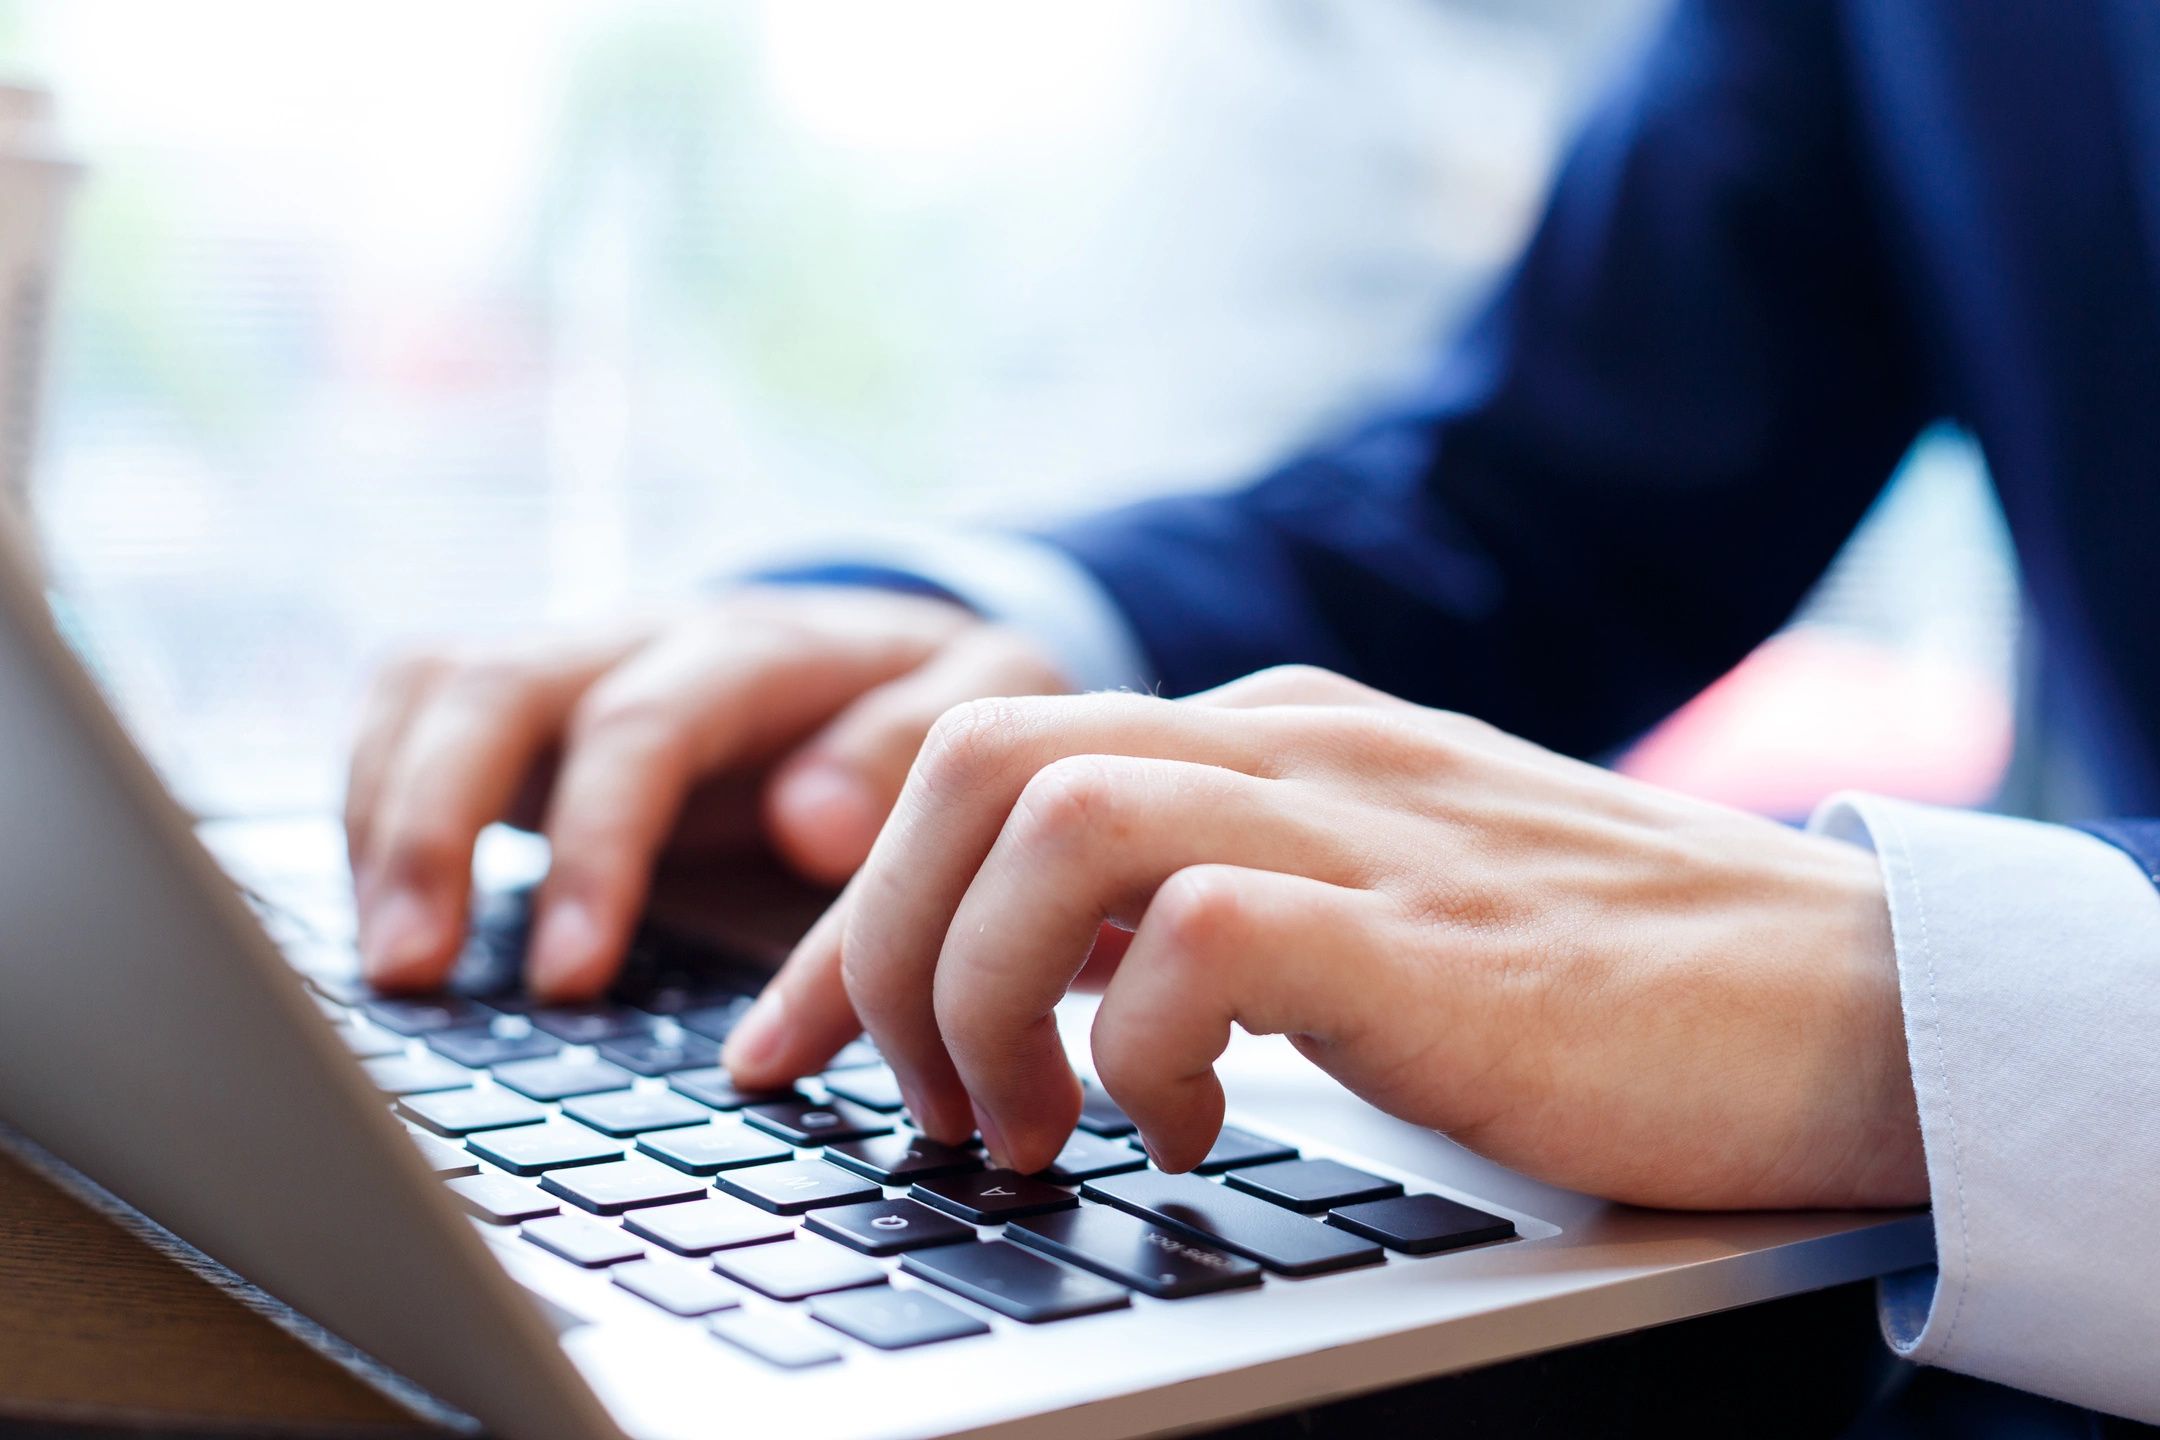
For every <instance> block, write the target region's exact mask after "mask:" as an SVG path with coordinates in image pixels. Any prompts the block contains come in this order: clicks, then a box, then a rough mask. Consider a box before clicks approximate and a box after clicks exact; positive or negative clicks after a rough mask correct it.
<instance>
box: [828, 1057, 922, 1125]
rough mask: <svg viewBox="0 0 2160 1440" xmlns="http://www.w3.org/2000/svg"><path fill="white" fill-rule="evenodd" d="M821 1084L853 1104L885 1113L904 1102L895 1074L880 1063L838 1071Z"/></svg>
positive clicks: (896, 1108) (904, 1106) (899, 1106)
mask: <svg viewBox="0 0 2160 1440" xmlns="http://www.w3.org/2000/svg"><path fill="white" fill-rule="evenodd" d="M825 1088H826V1089H827V1090H830V1091H832V1093H833V1094H835V1095H838V1096H839V1097H840V1098H841V1099H843V1100H852V1101H854V1102H855V1103H856V1104H857V1105H862V1106H865V1107H867V1108H869V1109H872V1110H883V1111H885V1112H886V1113H888V1114H890V1113H891V1112H893V1111H895V1110H901V1109H905V1108H906V1106H907V1102H906V1101H905V1100H903V1099H901V1098H900V1079H899V1077H898V1076H896V1075H894V1074H893V1073H892V1071H891V1070H889V1069H887V1068H886V1067H885V1066H883V1065H875V1066H865V1067H864V1068H863V1069H861V1070H845V1071H842V1072H841V1073H840V1074H838V1075H835V1076H833V1077H832V1078H831V1079H830V1080H827V1081H826V1082H825Z"/></svg>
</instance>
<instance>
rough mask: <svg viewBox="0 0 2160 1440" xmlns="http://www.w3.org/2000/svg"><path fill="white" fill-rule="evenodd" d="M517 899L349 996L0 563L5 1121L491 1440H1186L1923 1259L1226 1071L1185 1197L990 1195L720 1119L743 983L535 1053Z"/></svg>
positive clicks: (883, 1131) (857, 1051)
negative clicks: (406, 987)
mask: <svg viewBox="0 0 2160 1440" xmlns="http://www.w3.org/2000/svg"><path fill="white" fill-rule="evenodd" d="M206 838H207V839H208V840H209V841H210V844H209V845H206V844H205V839H206ZM504 843H508V842H504ZM212 845H214V846H215V847H216V850H217V852H218V854H220V855H222V856H223V858H224V861H225V863H224V865H221V864H220V862H219V860H218V859H217V858H214V857H213V853H212V848H211V846H212ZM497 848H498V849H499V848H500V846H498V847H497ZM510 848H511V849H513V850H514V849H515V848H516V847H515V846H514V845H511V846H510ZM515 860H516V857H514V856H513V857H511V862H514V861H515ZM511 862H505V866H504V868H505V869H506V870H508V871H511V872H514V871H515V870H516V864H515V863H511ZM524 863H525V865H526V873H524V874H523V875H522V876H520V875H518V874H515V873H510V874H508V875H507V877H506V878H504V880H503V888H501V889H500V890H499V891H498V892H497V893H495V894H494V895H493V896H492V898H490V899H489V900H488V901H487V902H486V903H485V904H483V905H482V906H480V907H479V911H480V913H479V917H478V919H477V921H476V924H475V934H474V938H473V941H472V944H471V945H470V946H469V947H468V949H467V952H466V958H465V960H464V961H462V962H461V963H460V966H459V973H458V976H457V978H456V980H455V981H454V982H453V984H452V986H451V987H450V990H449V991H448V992H447V993H445V994H443V995H441V996H439V997H432V998H425V999H417V1000H415V999H401V1000H386V999H382V998H379V997H376V996H373V995H371V994H369V993H368V991H367V990H366V988H365V986H364V985H362V984H361V983H360V982H359V981H358V980H357V978H356V976H357V967H356V964H355V961H354V959H353V956H352V951H351V914H350V909H349V905H348V904H347V902H346V901H345V900H344V898H343V888H342V887H343V881H342V875H341V856H340V853H339V850H338V847H337V843H336V840H335V830H334V827H331V826H328V825H327V824H322V825H315V826H312V827H310V826H307V825H283V826H278V825H271V826H265V827H251V826H247V825H237V826H224V827H214V828H213V829H211V830H210V831H208V832H205V833H200V834H199V833H198V832H197V830H196V829H195V828H194V827H193V826H192V825H191V824H190V822H189V820H188V818H187V817H186V816H185V815H184V814H183V812H182V811H181V809H180V807H179V806H178V805H177V804H176V803H175V802H174V801H173V800H172V799H171V798H170V797H169V796H168V794H167V793H166V792H165V790H164V789H163V788H162V787H161V786H160V784H159V782H158V780H157V779H156V777H155V776H154V774H153V772H152V771H151V769H150V768H149V766H148V765H147V764H146V763H145V762H144V760H143V759H142V757H141V756H140V754H139V753H138V752H137V750H136V749H135V748H134V747H133V746H132V745H131V743H130V742H129V740H128V738H127V737H126V736H125V734H124V733H123V731H122V729H121V727H120V725H119V724H118V723H117V721H116V720H115V718H114V716H113V714H112V713H111V711H110V710H109V709H108V708H107V706H106V705H105V703H104V702H103V700H102V699H101V697H100V695H99V692H98V690H97V688H96V686H95V684H94V683H93V681H92V679H91V678H90V676H89V675H88V674H87V673H86V672H85V671H84V669H83V668H82V667H81V666H80V665H79V664H78V662H77V660H76V659H75V657H74V656H73V655H72V654H71V652H70V651H69V650H68V648H67V647H66V646H65V645H64V644H63V642H62V641H61V639H60V638H59V636H58V635H57V634H56V632H55V630H54V627H53V625H52V623H51V620H50V618H49V615H48V611H47V607H46V603H45V599H44V596H43V594H42V592H41V590H40V588H39V585H38V583H37V581H36V579H35V577H34V571H33V569H32V566H31V563H30V561H29V558H28V555H27V552H26V551H25V549H24V548H23V546H22V543H21V541H20V539H19V538H18V537H16V536H14V535H13V534H12V533H7V534H4V535H0V1122H4V1123H5V1125H6V1126H8V1127H10V1128H11V1129H12V1130H13V1131H14V1132H16V1133H17V1135H18V1136H19V1137H21V1138H23V1139H24V1140H26V1141H27V1142H28V1143H29V1144H30V1145H31V1146H34V1147H35V1149H36V1151H37V1152H38V1153H40V1154H41V1155H42V1156H43V1157H45V1158H46V1159H47V1160H48V1162H49V1163H50V1164H52V1165H53V1166H54V1167H56V1169H58V1170H59V1171H60V1172H61V1173H62V1174H63V1175H65V1176H68V1177H71V1178H72V1179H74V1180H75V1181H77V1182H79V1183H82V1184H85V1185H87V1186H90V1187H94V1188H95V1190H96V1191H98V1192H101V1193H102V1194H103V1195H105V1196H109V1197H111V1198H112V1199H114V1200H115V1201H117V1202H118V1204H119V1205H120V1206H122V1207H125V1208H127V1209H128V1210H129V1211H131V1212H133V1213H137V1214H139V1215H140V1216H142V1217H146V1218H147V1220H148V1221H149V1222H152V1223H154V1225H155V1226H157V1227H161V1228H162V1230H163V1231H165V1232H168V1233H169V1234H170V1235H171V1236H176V1237H178V1240H179V1241H180V1242H184V1244H185V1245H186V1246H188V1247H191V1248H192V1249H193V1250H195V1251H198V1252H200V1253H201V1254H202V1255H203V1256H206V1257H208V1258H209V1260H211V1261H212V1262H215V1264H217V1265H218V1266H221V1267H223V1268H225V1269H227V1270H229V1271H230V1272H232V1273H233V1274H235V1275H237V1276H239V1277H242V1278H243V1279H244V1281H245V1282H246V1283H247V1284H249V1285H251V1286H254V1287H258V1288H259V1291H260V1292H262V1293H263V1294H264V1295H265V1296H267V1297H270V1298H271V1299H273V1300H274V1301H275V1302H277V1303H278V1304H280V1305H282V1306H286V1307H290V1310H291V1311H292V1312H295V1313H296V1314H297V1315H298V1316H300V1317H305V1319H306V1320H307V1321H309V1322H312V1323H313V1324H314V1325H316V1326H319V1327H321V1330H322V1331H323V1332H325V1333H326V1334H327V1335H329V1336H334V1337H336V1339H337V1341H339V1342H342V1344H343V1345H344V1346H349V1347H351V1350H352V1351H353V1352H357V1354H358V1355H360V1356H363V1357H365V1358H366V1360H367V1361H368V1362H369V1364H370V1365H371V1366H375V1367H380V1369H381V1370H382V1371H383V1372H386V1373H388V1374H390V1375H393V1376H396V1377H400V1378H401V1380H402V1381H403V1382H405V1383H406V1384H408V1385H409V1386H411V1387H416V1390H417V1392H418V1393H421V1394H424V1395H425V1396H426V1397H431V1399H432V1401H433V1402H435V1403H437V1404H439V1405H440V1406H443V1407H447V1409H448V1410H449V1411H452V1412H455V1413H456V1414H459V1415H462V1416H466V1417H470V1418H471V1419H472V1420H474V1421H477V1422H478V1424H479V1425H481V1426H483V1427H485V1428H486V1429H487V1430H489V1431H492V1432H495V1433H498V1434H501V1435H504V1436H509V1437H518V1440H595V1437H610V1436H618V1435H621V1436H635V1437H655V1440H659V1437H678V1436H679V1437H693V1436H720V1435H742V1434H758V1435H775V1436H786V1437H789V1440H842V1437H846V1440H874V1437H875V1440H900V1437H929V1436H956V1435H969V1436H978V1435H979V1436H991V1435H996V1436H1008V1435H1009V1436H1016V1437H1017V1436H1030V1435H1036V1436H1080V1435H1085V1436H1091V1437H1093V1436H1104V1437H1108V1436H1127V1435H1146V1434H1162V1433H1168V1432H1174V1431H1190V1430H1195V1429H1202V1428H1205V1427H1208V1426H1211V1425H1217V1424H1224V1423H1228V1422H1230V1421H1233V1420H1236V1419H1241V1418H1245V1417H1252V1416H1258V1415H1262V1414H1265V1413H1268V1412H1273V1411H1281V1410H1287V1409H1292V1408H1298V1407H1306V1406H1310V1405H1313V1404H1316V1403H1319V1402H1321V1401H1324V1400H1327V1399H1330V1398H1333V1397H1338V1396H1345V1395H1349V1394H1352V1393H1356V1392H1360V1391H1367V1390H1373V1389H1378V1388H1380V1387H1384V1386H1389V1385H1393V1384H1398V1383H1402V1382H1407V1381H1410V1380H1414V1379H1420V1378H1425V1377H1430V1376H1435V1375H1440V1374H1444V1373H1448V1372H1452V1371H1460V1370H1465V1369H1469V1368H1472V1367H1477V1366H1481V1365H1486V1364H1489V1363H1492V1362H1495V1361H1500V1360H1503V1359H1508V1358H1512V1357H1516V1356H1521V1355H1525V1354H1529V1353H1532V1352H1536V1351H1541V1350H1546V1349H1551V1348H1554V1347H1559V1346H1565V1345H1570V1344H1574V1343H1577V1342H1581V1341H1586V1340H1590V1339H1593V1338H1597V1337H1601V1336H1606V1335H1611V1334H1615V1333H1618V1332H1623V1331H1629V1330H1634V1329H1639V1328H1643V1327H1647V1326H1652V1325H1658V1324H1661V1323H1665V1322H1669V1321H1674V1320H1678V1319H1681V1318H1684V1317H1689V1316H1695V1315H1701V1314H1705V1313H1708V1312H1712V1311H1716V1310H1720V1309H1725V1308H1730V1307H1736V1306H1743V1305H1748V1304H1752V1303H1756V1302H1759V1301H1765V1300H1770V1299H1773V1298H1778V1297H1782V1296H1787V1295H1792V1294H1796V1293H1799V1292H1802V1291H1807V1290H1812V1289H1817V1288H1821V1287H1827V1286H1831V1285H1837V1284H1841V1283H1844V1282H1848V1281H1853V1280H1858V1279H1864V1278H1866V1277H1869V1276H1874V1275H1879V1274H1883V1273H1885V1272H1889V1271H1893V1270H1898V1269H1903V1268H1906V1267H1909V1266H1913V1265H1918V1264H1923V1263H1926V1262H1927V1261H1928V1260H1929V1259H1930V1258H1931V1254H1932V1241H1931V1234H1930V1228H1929V1222H1928V1219H1927V1217H1926V1216H1925V1215H1924V1214H1920V1213H1916V1212H1899V1213H1836V1214H1833V1213H1805V1214H1802V1213H1786V1214H1691V1213H1662V1212H1655V1211H1648V1210H1639V1209H1632V1208H1628V1207H1624V1206H1615V1205H1611V1204H1607V1203H1604V1202H1601V1201H1598V1200H1595V1199H1591V1198H1588V1197H1586V1196H1582V1195H1577V1194H1570V1193H1568V1192H1565V1191H1562V1190H1557V1189H1554V1188H1552V1187H1550V1186H1546V1185H1543V1184H1539V1183H1537V1182H1535V1181H1532V1180H1529V1179H1527V1178H1525V1177H1523V1176H1520V1175H1517V1174H1513V1173H1511V1172H1509V1171H1507V1170H1505V1169H1502V1168H1500V1167H1498V1166H1496V1165H1493V1164H1490V1163H1488V1162H1486V1161H1483V1160H1481V1159H1479V1158H1478V1157H1476V1156H1474V1155H1471V1154H1470V1153H1468V1152H1467V1151H1465V1150H1463V1149H1461V1148H1459V1147H1457V1146H1455V1145H1453V1144H1451V1143H1450V1142H1448V1141H1447V1140H1445V1139H1443V1138H1441V1137H1439V1136H1437V1135H1435V1134H1433V1133H1431V1132H1429V1131H1425V1130H1421V1129H1419V1128H1417V1127H1414V1126H1411V1125H1407V1124H1404V1123H1402V1122H1400V1121H1397V1120H1394V1119H1391V1118H1390V1117H1388V1116H1386V1115H1384V1114H1382V1113H1380V1112H1379V1111H1377V1110H1374V1109H1372V1108H1370V1107H1369V1106H1366V1105H1365V1104H1363V1103H1362V1102H1360V1101H1358V1100H1356V1099H1354V1098H1353V1097H1351V1096H1350V1095H1348V1094H1347V1093H1345V1092H1344V1091H1342V1090H1341V1089H1340V1088H1338V1087H1337V1086H1335V1085H1334V1084H1333V1083H1332V1082H1330V1081H1329V1080H1327V1079H1326V1078H1325V1077H1323V1076H1322V1075H1321V1074H1320V1073H1319V1072H1317V1071H1316V1070H1314V1069H1312V1068H1311V1067H1310V1066H1309V1065H1307V1064H1306V1063H1305V1062H1304V1061H1303V1060H1301V1059H1300V1058H1299V1057H1298V1056H1297V1055H1296V1054H1295V1052H1293V1051H1291V1050H1290V1049H1289V1048H1288V1047H1287V1046H1286V1045H1284V1044H1283V1043H1282V1042H1280V1041H1279V1040H1266V1039H1255V1038H1247V1037H1240V1039H1239V1041H1238V1042H1237V1043H1236V1044H1234V1045H1233V1046H1232V1048H1231V1051H1230V1052H1229V1054H1228V1055H1227V1056H1226V1057H1225V1059H1224V1062H1223V1067H1222V1073H1223V1078H1224V1082H1225V1086H1226V1088H1227V1090H1228V1093H1229V1096H1230V1101H1231V1120H1230V1127H1231V1128H1229V1129H1227V1130H1225V1132H1224V1134H1223V1138H1222V1140H1221V1141H1220V1142H1219V1144H1218V1145H1217V1147H1216V1150H1215V1153H1214V1154H1213V1155H1211V1157H1210V1159H1209V1162H1208V1164H1207V1166H1206V1167H1205V1170H1206V1173H1205V1174H1201V1175H1194V1176H1166V1175H1162V1174H1160V1173H1158V1172H1155V1171H1154V1170H1152V1169H1151V1168H1150V1167H1149V1166H1148V1164H1147V1161H1146V1157H1145V1156H1144V1155H1143V1154H1142V1153H1141V1152H1140V1151H1139V1150H1138V1149H1136V1148H1135V1147H1134V1146H1133V1144H1132V1143H1131V1140H1130V1134H1131V1127H1130V1125H1129V1123H1128V1122H1127V1121H1125V1119H1124V1117H1123V1116H1122V1115H1121V1114H1120V1113H1119V1111H1118V1110H1117V1107H1116V1105H1115V1103H1114V1101H1113V1100H1112V1099H1111V1098H1110V1097H1109V1096H1108V1095H1106V1094H1104V1093H1102V1092H1101V1091H1100V1090H1096V1091H1092V1092H1091V1093H1090V1098H1089V1105H1088V1111H1087V1117H1086V1119H1085V1120H1084V1122H1083V1129H1082V1130H1081V1131H1080V1132H1079V1133H1078V1134H1077V1135H1076V1137H1075V1141H1074V1143H1073V1145H1072V1146H1070V1147H1068V1149H1067V1151H1066V1153H1065V1154H1064V1155H1063V1156H1061V1157H1060V1161H1059V1167H1058V1168H1057V1169H1055V1170H1053V1171H1052V1172H1050V1173H1047V1174H1045V1175H1039V1176H1014V1175H1009V1174H1001V1173H999V1172H995V1171H991V1170H989V1169H986V1168H985V1162H984V1161H983V1159H982V1158H981V1156H980V1154H979V1153H977V1152H975V1151H973V1150H971V1149H969V1148H967V1147H961V1148H959V1149H956V1150H947V1149H945V1148H943V1147H939V1146H936V1145H934V1144H931V1143H930V1142H928V1141H926V1140H924V1139H923V1138H922V1137H920V1136H916V1135H913V1134H912V1132H911V1131H910V1130H909V1129H908V1127H907V1121H906V1116H905V1114H904V1113H903V1112H902V1111H901V1107H900V1104H899V1097H898V1095H897V1093H896V1092H895V1090H894V1089H893V1086H892V1082H891V1077H890V1075H889V1073H888V1072H887V1071H886V1070H885V1069H884V1068H883V1066H882V1065H881V1063H880V1061H879V1059H878V1056H877V1054H876V1052H875V1050H874V1049H872V1048H871V1047H870V1046H869V1044H868V1043H867V1042H858V1043H857V1044H855V1045H853V1046H850V1047H849V1049H848V1050H847V1051H846V1052H844V1053H843V1054H842V1055H841V1056H840V1057H838V1058H837V1059H836V1061H835V1062H834V1067H833V1068H832V1069H831V1070H829V1071H827V1072H826V1073H825V1074H823V1075H821V1076H818V1077H815V1078H813V1079H810V1080H806V1081H804V1082H803V1083H802V1085H801V1086H800V1087H799V1089H798V1090H797V1091H796V1092H794V1093H791V1094H787V1095H743V1094H740V1093H737V1092H736V1091H735V1090H734V1089H733V1087H732V1086H730V1085H729V1084H728V1083H727V1077H726V1074H725V1072H724V1071H722V1070H720V1069H719V1068H718V1067H717V1064H716V1061H717V1055H718V1044H719V1042H720V1041H721V1039H722V1038H723V1037H724V1036H725V1034H726V1033H727V1027H728V1025H729V1024H730V1023H731V1021H732V1019H733V1018H734V1017H735V1016H737V1015H739V1014H740V1012H741V1009H742V1008H743V1007H744V1005H745V1004H746V1003H747V999H748V997H749V996H750V995H752V994H754V993H755V991H756V988H757V986H758V985H759V983H761V981H762V979H763V978H764V975H765V974H766V973H767V969H766V967H765V965H764V964H763V963H761V962H762V961H763V960H765V959H769V955H767V956H763V957H760V956H757V955H755V954H752V953H750V951H751V950H753V949H754V948H755V947H747V948H737V949H735V950H733V951H716V950H715V949H714V948H713V947H712V946H711V945H709V944H708V943H707V942H706V941H705V939H704V938H702V937H701V936H699V935H697V934H695V933H692V932H690V931H687V930H686V931H682V932H679V933H678V932H677V931H674V930H670V929H668V928H666V927H663V926H659V925H657V924H656V925H655V926H652V927H649V928H648V931H647V933H646V934H645V935H644V936H643V937H642V938H641V940H640V942H639V945H638V948H637V952H636V953H635V954H634V955H633V957H632V960H631V963H630V965H629V967H628V969H627V971H626V976H625V980H624V982H623V984H622V985H620V986H619V987H618V989H617V991H616V993H615V994H614V995H612V996H611V997H609V998H608V999H607V1000H606V1001H605V1002H604V1003H600V1004H595V1005H591V1006H585V1007H573V1008H567V1009H546V1008H536V1007H535V1006H533V1005H532V1004H530V1003H529V1002H528V1001H527V1000H526V999H525V998H524V997H523V996H521V995H520V994H519V993H518V991H517V989H516V987H515V967H516V960H517V948H518V945H519V944H520V932H521V925H520V920H521V915H522V907H521V905H520V902H519V898H518V896H519V891H518V888H517V887H518V885H519V883H520V882H521V881H529V879H530V878H531V873H530V872H531V870H532V868H533V865H534V863H535V862H534V857H531V856H527V857H525V861H524ZM1086 1006H1087V1002H1085V1001H1082V1000H1075V1001H1073V1002H1070V1007H1071V1013H1070V1014H1068V1015H1066V1016H1064V1017H1063V1019H1064V1022H1065V1028H1066V1032H1067V1034H1068V1035H1069V1036H1072V1037H1074V1038H1075V1040H1076V1041H1079V1042H1081V1043H1077V1044H1076V1046H1075V1062H1076V1064H1077V1065H1080V1066H1081V1067H1082V1068H1083V1072H1084V1068H1085V1045H1084V1036H1085V1034H1086V1020H1087V1010H1086Z"/></svg>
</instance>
